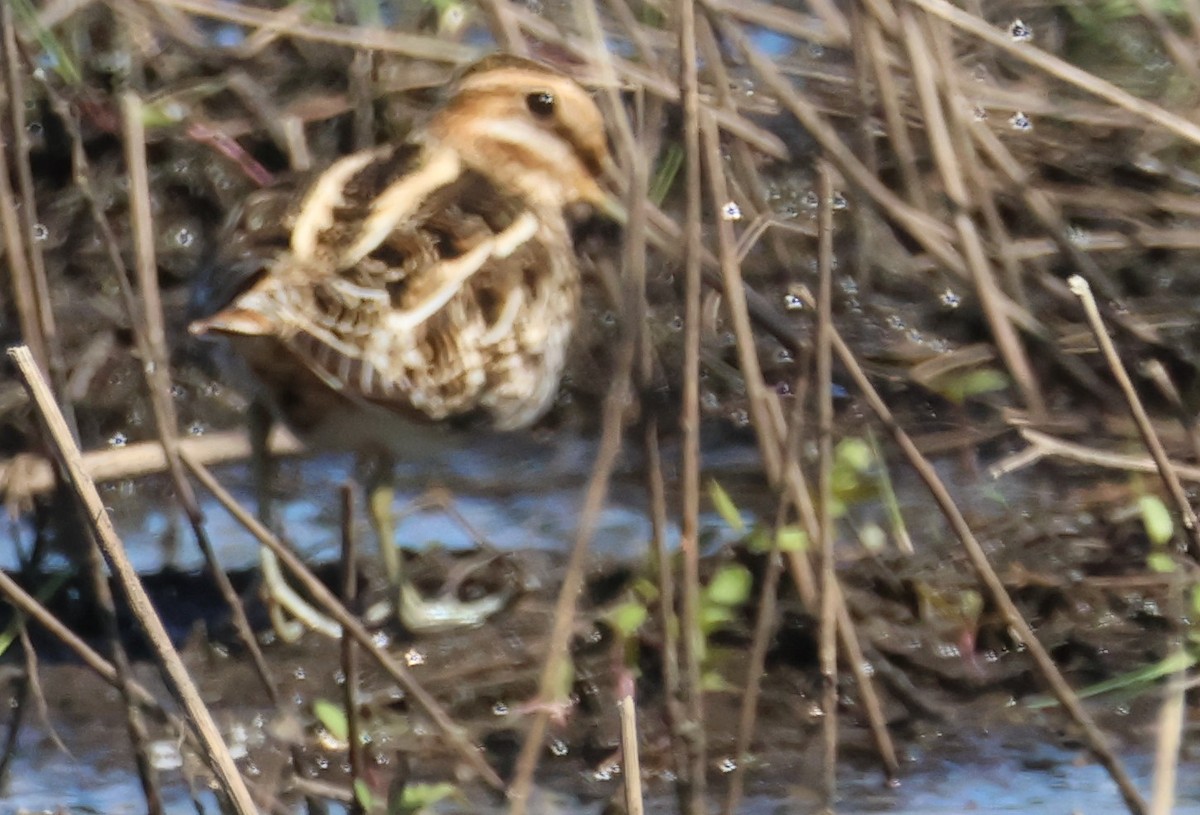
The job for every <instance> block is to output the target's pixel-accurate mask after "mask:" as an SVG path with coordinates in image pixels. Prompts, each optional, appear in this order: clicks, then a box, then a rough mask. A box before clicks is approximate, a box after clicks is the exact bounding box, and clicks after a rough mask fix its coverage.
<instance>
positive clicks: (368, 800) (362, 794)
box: [354, 778, 375, 811]
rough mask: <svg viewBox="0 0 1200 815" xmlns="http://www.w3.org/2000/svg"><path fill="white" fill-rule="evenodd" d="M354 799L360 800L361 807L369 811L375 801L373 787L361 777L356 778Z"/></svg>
mask: <svg viewBox="0 0 1200 815" xmlns="http://www.w3.org/2000/svg"><path fill="white" fill-rule="evenodd" d="M354 800H355V801H358V805H359V806H360V807H362V808H363V809H364V810H368V811H369V810H370V809H371V807H372V805H373V804H374V803H375V796H374V795H373V794H372V793H371V788H370V787H368V786H367V782H366V781H363V780H362V779H361V778H356V779H354Z"/></svg>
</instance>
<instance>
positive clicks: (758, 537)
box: [746, 524, 771, 555]
mask: <svg viewBox="0 0 1200 815" xmlns="http://www.w3.org/2000/svg"><path fill="white" fill-rule="evenodd" d="M746 549H747V550H749V551H751V552H753V553H754V554H756V555H765V554H767V553H768V552H770V551H771V533H770V532H769V531H768V530H767V529H766V528H765V527H764V526H762V525H761V524H756V525H755V527H754V529H752V530H750V534H749V536H747V538H746Z"/></svg>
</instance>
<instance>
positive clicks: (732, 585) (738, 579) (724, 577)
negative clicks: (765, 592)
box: [704, 563, 754, 607]
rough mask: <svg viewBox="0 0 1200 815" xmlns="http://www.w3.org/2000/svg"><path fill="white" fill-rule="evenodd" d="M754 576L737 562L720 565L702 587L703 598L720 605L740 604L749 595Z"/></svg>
mask: <svg viewBox="0 0 1200 815" xmlns="http://www.w3.org/2000/svg"><path fill="white" fill-rule="evenodd" d="M753 585H754V578H753V576H752V575H751V574H750V570H749V569H747V568H746V567H745V566H742V565H740V564H737V563H730V564H728V565H726V566H722V567H721V568H720V569H718V570H717V573H716V574H714V575H713V577H712V580H710V581H709V583H708V586H707V587H706V588H705V589H704V599H705V600H707V601H708V602H709V603H713V604H716V605H722V606H730V607H732V606H740V605H741V604H742V603H745V602H746V600H747V599H748V598H749V597H750V588H751V586H753Z"/></svg>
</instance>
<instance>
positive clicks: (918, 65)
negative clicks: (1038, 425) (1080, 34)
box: [900, 6, 1046, 416]
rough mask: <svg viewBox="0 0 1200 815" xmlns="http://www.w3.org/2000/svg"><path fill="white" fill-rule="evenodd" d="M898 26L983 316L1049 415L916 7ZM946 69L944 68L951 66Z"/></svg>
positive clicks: (1024, 391) (1033, 404)
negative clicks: (976, 213) (978, 216)
mask: <svg viewBox="0 0 1200 815" xmlns="http://www.w3.org/2000/svg"><path fill="white" fill-rule="evenodd" d="M900 27H901V31H902V32H903V36H904V44H905V47H906V49H907V52H908V56H909V61H910V65H911V68H912V73H913V82H914V85H915V88H916V93H917V99H918V101H919V102H920V104H921V110H922V113H923V114H924V117H923V118H924V124H925V132H926V133H927V134H928V138H929V146H930V149H931V151H932V153H933V159H934V162H935V164H936V165H937V168H938V173H939V175H940V176H941V179H942V186H943V188H944V190H945V194H946V196H947V197H948V198H949V200H950V205H951V211H952V220H953V223H954V228H955V230H956V231H957V233H958V242H959V247H960V248H961V251H962V253H963V259H964V260H965V262H966V266H967V271H968V272H969V273H970V279H971V281H972V283H973V284H974V286H975V292H976V295H977V296H978V298H979V303H980V306H981V307H982V310H983V313H984V317H985V319H986V320H987V323H988V327H989V328H990V329H991V333H992V339H993V341H994V342H995V343H996V348H997V350H998V351H999V352H1000V356H1001V358H1002V359H1003V360H1004V364H1005V367H1006V368H1007V369H1008V371H1009V373H1010V374H1011V375H1012V377H1013V379H1014V380H1015V382H1016V385H1017V388H1018V390H1020V392H1021V395H1022V398H1023V399H1024V401H1025V404H1026V405H1027V406H1028V407H1029V409H1030V411H1031V412H1032V413H1033V414H1034V415H1035V416H1041V415H1043V414H1045V412H1046V407H1045V401H1044V400H1043V398H1042V394H1041V389H1040V388H1039V387H1038V385H1037V379H1036V377H1035V376H1034V372H1033V366H1032V365H1031V364H1030V362H1029V358H1028V357H1027V355H1026V354H1025V349H1024V347H1023V346H1022V344H1021V340H1020V338H1019V337H1018V335H1017V331H1016V329H1015V328H1014V327H1013V324H1012V322H1011V320H1010V315H1011V313H1010V311H1009V310H1008V309H1006V308H1005V306H1004V302H1005V301H1006V300H1008V298H1007V295H1005V294H1003V293H1002V292H1001V291H1000V289H999V287H998V286H997V285H996V279H995V276H994V274H993V273H992V270H991V267H990V264H989V263H988V254H987V249H986V248H985V247H984V245H983V239H982V237H981V236H980V234H979V229H978V227H977V226H976V224H975V222H974V221H973V220H972V219H971V216H970V214H969V212H970V206H971V201H970V198H969V193H968V189H967V184H966V179H965V177H964V174H963V168H962V165H961V163H960V161H959V158H960V157H959V152H960V150H959V149H956V146H955V145H956V142H957V143H958V145H959V147H960V148H961V146H962V143H963V141H964V140H963V139H961V138H959V139H956V138H955V134H954V133H953V132H952V129H951V121H949V120H950V119H953V118H954V114H953V113H952V114H951V115H950V116H949V117H948V116H947V115H946V111H945V110H944V109H943V103H942V101H941V99H940V98H939V94H938V90H937V81H936V79H935V71H934V64H933V63H934V58H933V56H932V55H931V54H930V53H929V51H928V48H927V45H928V43H929V41H930V39H931V38H930V37H929V35H928V34H927V33H926V32H925V31H922V29H921V27H920V24H919V21H918V20H917V19H916V17H915V16H913V13H912V11H911V10H910V9H908V8H907V7H904V6H902V7H901V11H900ZM942 67H943V69H945V68H946V67H947V66H944V65H943V66H942ZM1010 302H1011V301H1010Z"/></svg>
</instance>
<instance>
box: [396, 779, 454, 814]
mask: <svg viewBox="0 0 1200 815" xmlns="http://www.w3.org/2000/svg"><path fill="white" fill-rule="evenodd" d="M457 792H458V789H457V788H456V787H455V786H454V785H453V784H447V783H445V782H442V783H438V784H409V785H407V786H405V788H404V795H403V796H402V797H401V798H400V807H399V810H398V811H399V812H402V813H417V812H421V811H422V810H425V809H428V808H429V807H431V806H433V805H434V804H436V803H438V802H439V801H444V800H445V799H447V798H449V797H450V796H451V795H454V794H455V793H457Z"/></svg>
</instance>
